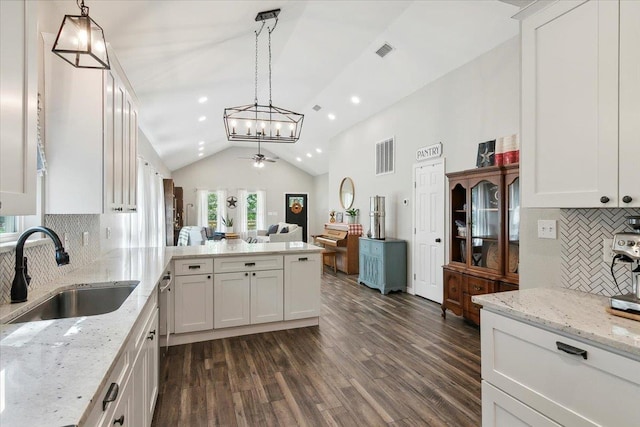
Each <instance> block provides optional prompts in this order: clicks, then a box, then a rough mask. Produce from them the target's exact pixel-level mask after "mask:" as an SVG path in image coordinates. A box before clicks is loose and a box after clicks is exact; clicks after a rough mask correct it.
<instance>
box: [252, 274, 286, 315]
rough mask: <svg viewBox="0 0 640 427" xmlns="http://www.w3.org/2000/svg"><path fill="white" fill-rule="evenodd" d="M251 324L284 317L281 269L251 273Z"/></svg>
mask: <svg viewBox="0 0 640 427" xmlns="http://www.w3.org/2000/svg"><path fill="white" fill-rule="evenodd" d="M250 278H251V324H252V325H256V324H258V323H268V322H278V321H281V320H283V319H284V312H283V308H284V302H283V297H284V295H283V291H284V282H283V280H284V278H283V274H282V270H268V271H256V272H253V273H251V276H250Z"/></svg>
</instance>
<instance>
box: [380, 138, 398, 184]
mask: <svg viewBox="0 0 640 427" xmlns="http://www.w3.org/2000/svg"><path fill="white" fill-rule="evenodd" d="M394 160H395V143H394V138H393V137H392V138H389V139H385V140H384V141H380V142H378V143H376V175H385V174H388V173H394V172H395V168H394V166H395V161H394Z"/></svg>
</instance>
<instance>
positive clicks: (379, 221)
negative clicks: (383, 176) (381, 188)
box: [369, 196, 385, 240]
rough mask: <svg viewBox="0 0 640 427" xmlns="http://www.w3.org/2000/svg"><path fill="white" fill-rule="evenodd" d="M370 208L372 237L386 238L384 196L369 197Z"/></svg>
mask: <svg viewBox="0 0 640 427" xmlns="http://www.w3.org/2000/svg"><path fill="white" fill-rule="evenodd" d="M369 210H370V212H369V219H370V228H369V233H370V234H371V238H372V239H377V240H384V239H385V233H384V196H373V197H369Z"/></svg>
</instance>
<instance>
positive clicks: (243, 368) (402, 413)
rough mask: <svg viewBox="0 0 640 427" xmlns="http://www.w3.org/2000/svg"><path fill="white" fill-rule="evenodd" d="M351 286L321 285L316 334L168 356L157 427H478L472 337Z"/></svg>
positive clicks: (434, 307)
mask: <svg viewBox="0 0 640 427" xmlns="http://www.w3.org/2000/svg"><path fill="white" fill-rule="evenodd" d="M356 277H357V276H344V275H342V274H340V273H339V274H338V276H337V277H336V276H334V275H332V274H329V273H327V274H325V275H324V276H323V282H322V315H321V318H320V326H319V327H311V328H301V329H294V330H289V331H281V332H272V333H265V334H256V335H248V336H244V337H237V338H229V339H222V340H216V341H209V342H204V343H195V344H187V345H182V346H175V347H170V348H169V350H168V351H167V353H166V354H165V355H164V356H161V368H160V393H159V396H158V403H157V406H156V410H155V415H154V420H153V425H154V426H172V427H173V426H263V425H264V426H295V425H300V426H324V425H327V426H384V425H388V426H444V425H447V426H479V425H480V419H481V416H480V332H479V329H478V328H477V327H474V326H471V325H468V324H466V323H465V322H464V321H463V320H462V319H461V318H459V317H456V316H453V315H451V316H448V317H447V319H446V320H444V319H443V318H442V317H441V316H440V314H441V310H440V306H439V305H438V304H435V303H433V302H430V301H427V300H425V299H422V298H420V297H415V296H412V295H409V294H406V293H392V294H390V295H386V296H383V295H381V294H380V292H379V291H376V290H372V289H369V288H367V287H366V286H364V285H358V284H357V283H356ZM163 353H164V349H161V354H163Z"/></svg>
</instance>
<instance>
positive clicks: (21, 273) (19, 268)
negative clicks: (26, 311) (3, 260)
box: [11, 227, 69, 303]
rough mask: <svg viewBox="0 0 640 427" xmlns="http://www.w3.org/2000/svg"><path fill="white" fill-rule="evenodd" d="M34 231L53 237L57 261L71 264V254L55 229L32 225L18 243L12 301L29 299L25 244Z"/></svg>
mask: <svg viewBox="0 0 640 427" xmlns="http://www.w3.org/2000/svg"><path fill="white" fill-rule="evenodd" d="M33 233H44V234H46V235H48V236H49V237H51V240H53V243H54V244H55V245H56V262H57V263H58V265H59V266H60V265H66V264H69V254H68V253H66V252H65V250H64V246H62V243H61V242H60V238H59V237H58V235H57V234H56V232H55V231H53V230H52V229H50V228H47V227H31V228H28V229H27V230H25V231H24V233H22V234H21V235H20V237H19V238H18V243H17V244H16V275H15V277H14V278H13V283H12V284H11V302H12V303H14V302H25V301H26V300H27V284H28V283H29V282H30V281H31V280H30V279H31V278H30V277H29V278H28V279H27V277H28V272H27V257H25V256H24V244H25V242H26V241H27V238H28V237H29V236H30V235H32V234H33Z"/></svg>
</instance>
